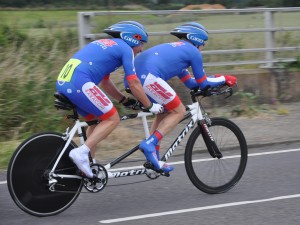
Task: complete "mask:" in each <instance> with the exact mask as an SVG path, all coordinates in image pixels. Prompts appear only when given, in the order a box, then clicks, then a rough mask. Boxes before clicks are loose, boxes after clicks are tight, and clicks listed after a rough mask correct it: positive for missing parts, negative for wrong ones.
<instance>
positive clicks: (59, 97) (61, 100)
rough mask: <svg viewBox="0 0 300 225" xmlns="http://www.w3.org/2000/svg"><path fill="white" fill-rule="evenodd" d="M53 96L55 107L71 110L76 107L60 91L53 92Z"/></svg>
mask: <svg viewBox="0 0 300 225" xmlns="http://www.w3.org/2000/svg"><path fill="white" fill-rule="evenodd" d="M54 97H55V98H56V99H55V101H54V106H55V107H56V108H57V109H62V110H72V109H74V108H76V106H75V105H74V104H73V103H72V102H71V101H70V100H69V99H68V98H67V97H66V96H65V95H63V94H62V93H59V92H55V93H54Z"/></svg>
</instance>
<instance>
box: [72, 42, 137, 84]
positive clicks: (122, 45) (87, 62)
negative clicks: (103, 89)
mask: <svg viewBox="0 0 300 225" xmlns="http://www.w3.org/2000/svg"><path fill="white" fill-rule="evenodd" d="M72 58H74V59H79V60H80V61H81V64H79V65H78V67H77V68H76V69H77V70H82V71H85V73H87V74H88V75H89V76H90V78H91V80H92V81H93V82H94V83H95V84H99V83H100V82H101V80H102V79H104V77H105V76H107V75H109V74H110V73H111V72H113V71H115V70H117V69H118V68H119V67H120V66H122V65H123V68H124V72H125V78H127V77H128V76H130V75H135V69H134V66H133V60H134V54H133V51H132V48H131V47H130V46H129V45H128V44H126V42H124V41H123V40H122V39H120V38H112V39H100V40H96V41H93V42H91V43H90V44H88V45H86V46H85V47H84V48H82V49H81V50H79V51H78V52H77V53H75V54H74V55H73V56H72Z"/></svg>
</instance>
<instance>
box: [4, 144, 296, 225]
mask: <svg viewBox="0 0 300 225" xmlns="http://www.w3.org/2000/svg"><path fill="white" fill-rule="evenodd" d="M174 160H175V161H182V160H183V159H182V157H181V156H178V157H176V158H175V159H174ZM299 161H300V142H298V143H297V142H293V143H290V144H277V145H268V146H264V147H260V148H252V149H249V160H248V165H247V168H246V171H245V173H244V176H243V177H242V179H241V181H240V182H239V183H238V184H237V185H236V187H234V188H233V189H232V190H230V191H229V192H227V193H224V194H218V195H209V194H205V193H203V192H201V191H199V190H198V189H196V188H195V187H194V186H193V185H192V183H191V182H190V181H189V179H188V177H187V175H186V172H185V170H184V165H183V164H176V165H175V171H173V172H172V174H171V176H170V177H169V178H167V177H160V178H158V179H157V180H148V179H147V177H146V176H134V177H126V178H119V179H111V180H109V183H108V185H107V187H106V188H105V189H104V190H103V191H102V192H100V193H96V194H91V193H82V194H81V195H80V196H79V197H78V199H77V200H76V202H75V203H74V204H73V205H72V206H71V207H70V208H68V209H67V210H66V211H64V212H63V213H61V214H59V215H56V216H51V217H42V218H38V217H34V216H30V215H28V214H26V213H24V212H23V211H22V210H20V209H19V208H18V207H17V206H16V205H15V204H14V202H13V200H12V199H11V198H10V195H9V193H8V189H7V185H6V183H5V180H6V178H5V171H2V172H1V173H0V225H14V224H31V225H38V224H43V225H50V224H62V225H79V224H84V225H97V224H98V225H99V224H104V223H111V224H126V225H141V224H143V225H144V224H149V225H150V224H172V225H182V224H193V225H194V224H197V225H202V224H203V225H210V224H214V225H218V224H222V225H299V224H300V210H299V208H300V166H299ZM135 165H140V163H135ZM122 166H124V167H126V166H134V165H132V163H130V164H128V165H127V164H124V165H122Z"/></svg>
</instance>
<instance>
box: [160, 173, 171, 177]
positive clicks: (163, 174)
mask: <svg viewBox="0 0 300 225" xmlns="http://www.w3.org/2000/svg"><path fill="white" fill-rule="evenodd" d="M161 175H162V176H165V177H170V173H161Z"/></svg>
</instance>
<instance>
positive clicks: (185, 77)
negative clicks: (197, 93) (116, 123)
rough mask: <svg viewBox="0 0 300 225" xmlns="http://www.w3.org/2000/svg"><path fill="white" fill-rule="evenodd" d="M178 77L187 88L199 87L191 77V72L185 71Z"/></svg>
mask: <svg viewBox="0 0 300 225" xmlns="http://www.w3.org/2000/svg"><path fill="white" fill-rule="evenodd" d="M178 77H179V79H180V80H181V82H182V83H184V85H185V86H186V87H187V88H189V89H193V88H196V87H198V84H197V82H196V80H195V78H194V77H192V76H191V74H190V72H189V71H188V70H187V69H186V70H185V71H183V72H182V73H181V74H180V75H178Z"/></svg>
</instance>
